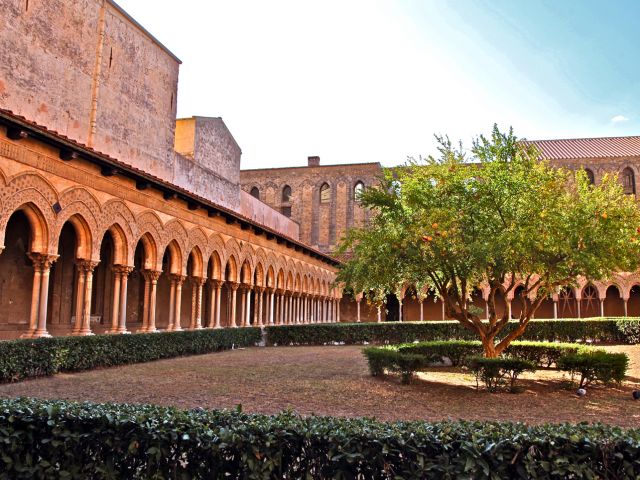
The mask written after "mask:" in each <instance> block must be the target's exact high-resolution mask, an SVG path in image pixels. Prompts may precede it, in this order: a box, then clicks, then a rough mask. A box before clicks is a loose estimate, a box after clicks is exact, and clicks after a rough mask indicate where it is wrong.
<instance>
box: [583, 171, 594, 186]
mask: <svg viewBox="0 0 640 480" xmlns="http://www.w3.org/2000/svg"><path fill="white" fill-rule="evenodd" d="M584 172H585V173H586V174H587V178H588V179H589V184H591V185H595V184H596V177H595V175H594V174H593V170H591V169H590V168H585V169H584Z"/></svg>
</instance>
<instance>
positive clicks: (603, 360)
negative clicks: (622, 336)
mask: <svg viewBox="0 0 640 480" xmlns="http://www.w3.org/2000/svg"><path fill="white" fill-rule="evenodd" d="M628 367H629V357H628V356H627V354H625V353H608V352H605V351H602V350H596V351H593V352H581V353H575V354H568V355H564V356H562V357H561V358H560V359H559V360H558V368H560V369H561V370H564V371H567V372H569V373H571V378H572V379H575V378H576V377H577V376H579V377H580V381H579V384H578V386H579V387H586V386H587V385H590V384H592V383H594V382H602V383H611V382H617V383H619V382H621V381H622V380H624V377H625V375H626V374H627V368H628Z"/></svg>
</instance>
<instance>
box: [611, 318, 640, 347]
mask: <svg viewBox="0 0 640 480" xmlns="http://www.w3.org/2000/svg"><path fill="white" fill-rule="evenodd" d="M616 325H617V327H618V330H619V331H620V333H621V334H622V335H623V336H624V339H625V343H630V344H634V345H637V344H639V343H640V319H637V318H620V319H618V320H617V321H616Z"/></svg>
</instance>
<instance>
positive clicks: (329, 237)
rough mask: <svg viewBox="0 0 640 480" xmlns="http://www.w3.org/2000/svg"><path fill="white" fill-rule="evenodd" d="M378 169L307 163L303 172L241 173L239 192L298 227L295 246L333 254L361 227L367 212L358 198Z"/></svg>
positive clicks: (316, 161)
mask: <svg viewBox="0 0 640 480" xmlns="http://www.w3.org/2000/svg"><path fill="white" fill-rule="evenodd" d="M381 173H382V167H381V166H380V164H379V163H351V164H347V165H321V164H320V157H308V159H307V166H306V167H288V168H266V169H256V170H241V171H240V183H241V185H242V189H243V190H244V191H245V192H246V193H249V194H250V195H252V196H253V197H255V198H257V199H258V200H261V201H262V202H263V203H265V204H267V205H269V206H270V207H271V208H273V209H274V210H277V211H279V212H280V213H282V214H283V215H285V216H287V217H290V218H291V219H292V220H293V221H295V222H296V223H297V224H298V225H299V226H300V240H302V241H303V242H305V243H307V244H309V245H312V246H313V247H314V248H318V249H319V250H321V251H323V252H327V253H330V252H333V251H334V249H335V247H336V245H337V244H338V243H339V242H340V240H341V238H342V237H343V235H344V234H345V233H346V231H347V229H349V228H351V227H360V226H363V225H364V224H366V222H367V220H368V217H369V212H368V211H367V210H366V209H364V208H362V207H361V206H360V204H359V203H358V200H357V192H358V191H359V190H361V189H363V188H365V187H369V186H371V185H374V184H375V183H376V182H377V180H378V177H379V175H380V174H381Z"/></svg>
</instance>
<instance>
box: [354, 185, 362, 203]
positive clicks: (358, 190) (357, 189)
mask: <svg viewBox="0 0 640 480" xmlns="http://www.w3.org/2000/svg"><path fill="white" fill-rule="evenodd" d="M363 190H364V183H362V182H360V181H358V182H356V185H355V186H354V187H353V199H354V200H355V201H356V202H359V201H360V195H362V192H363Z"/></svg>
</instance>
